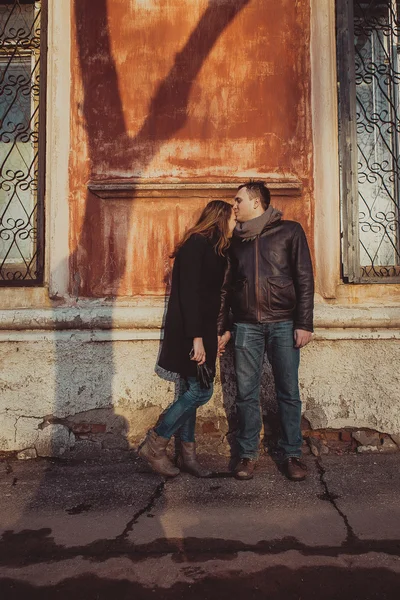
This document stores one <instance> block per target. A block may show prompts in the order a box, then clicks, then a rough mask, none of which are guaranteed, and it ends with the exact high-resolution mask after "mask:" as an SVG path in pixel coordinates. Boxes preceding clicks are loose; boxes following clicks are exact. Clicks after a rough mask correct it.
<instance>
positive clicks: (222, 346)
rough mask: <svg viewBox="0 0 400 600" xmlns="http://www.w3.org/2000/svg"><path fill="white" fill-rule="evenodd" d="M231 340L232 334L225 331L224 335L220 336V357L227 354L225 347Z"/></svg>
mask: <svg viewBox="0 0 400 600" xmlns="http://www.w3.org/2000/svg"><path fill="white" fill-rule="evenodd" d="M230 339H231V332H230V331H225V333H224V334H222V335H219V336H218V356H222V354H223V353H224V352H225V346H226V345H227V343H228V342H229V340H230Z"/></svg>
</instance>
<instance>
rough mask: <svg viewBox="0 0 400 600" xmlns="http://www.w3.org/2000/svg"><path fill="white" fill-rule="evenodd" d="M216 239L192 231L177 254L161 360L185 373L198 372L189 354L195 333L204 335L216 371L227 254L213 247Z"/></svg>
mask: <svg viewBox="0 0 400 600" xmlns="http://www.w3.org/2000/svg"><path fill="white" fill-rule="evenodd" d="M216 242H217V239H215V238H214V239H208V238H206V237H204V236H202V235H200V234H193V235H192V236H191V237H190V238H189V239H188V240H187V241H186V242H185V243H184V244H183V246H182V247H181V248H180V249H179V251H178V254H177V256H176V258H175V264H174V268H173V271H172V284H171V295H170V298H169V303H168V309H167V315H166V319H165V328H164V341H163V345H162V349H161V353H160V357H159V360H158V364H159V365H160V367H162V368H163V369H166V370H167V371H172V372H174V373H180V374H181V375H182V376H189V377H195V376H196V362H195V361H191V360H190V358H189V352H190V350H191V348H192V346H193V338H195V337H202V338H203V343H204V348H205V351H206V363H207V365H208V367H210V369H211V370H212V371H213V373H215V362H216V358H217V345H218V344H217V318H218V313H219V310H220V305H221V286H222V282H223V278H224V273H225V268H226V258H224V257H222V256H219V255H218V254H217V253H216V251H215V249H214V245H215V243H216Z"/></svg>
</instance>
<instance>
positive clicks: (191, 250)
mask: <svg viewBox="0 0 400 600" xmlns="http://www.w3.org/2000/svg"><path fill="white" fill-rule="evenodd" d="M235 225H236V220H235V215H234V213H233V208H232V206H231V205H230V204H228V203H227V202H223V201H222V200H213V201H212V202H209V203H208V204H207V206H206V207H205V209H204V210H203V212H202V214H201V216H200V218H199V220H198V221H197V223H196V225H195V226H194V227H192V228H191V229H189V231H188V232H187V233H186V234H185V235H184V237H183V239H182V240H181V242H180V243H179V244H178V245H177V247H176V249H175V252H174V254H173V255H172V256H173V257H175V263H174V268H173V271H172V285H171V295H170V299H169V304H168V310H167V316H166V320H165V329H164V342H163V346H162V350H161V354H160V358H159V360H158V364H159V366H160V367H162V368H163V369H166V370H167V371H172V372H175V373H179V374H180V376H181V393H180V395H179V397H178V399H177V400H176V401H175V402H174V403H173V404H171V405H170V406H169V408H168V409H167V410H166V411H165V412H164V413H163V414H162V415H161V417H160V418H159V420H158V423H157V425H156V427H154V429H151V430H150V431H149V432H148V434H147V437H146V440H145V442H144V443H143V445H142V446H141V447H140V448H139V455H140V456H141V457H142V458H144V459H145V460H147V462H148V463H149V464H150V466H151V467H152V468H153V469H154V470H155V471H157V473H160V474H162V475H166V476H170V477H174V476H175V475H178V474H179V469H178V468H177V467H176V466H175V465H174V464H173V463H172V462H171V461H170V459H169V458H168V456H167V453H166V448H167V445H168V442H169V441H170V439H171V437H172V436H173V435H174V434H175V433H178V434H179V438H180V452H179V455H178V464H179V466H180V468H181V469H182V470H184V471H186V472H189V473H191V474H192V475H195V476H196V477H207V476H209V475H210V471H207V470H206V469H204V468H203V467H202V466H201V465H200V463H199V462H198V461H197V458H196V446H195V438H194V434H195V426H196V411H197V408H198V407H199V406H202V405H203V404H205V403H206V402H208V401H209V400H210V398H211V396H212V393H213V383H212V382H211V385H210V388H209V389H207V388H204V386H202V385H201V383H200V381H199V380H198V379H197V368H198V367H197V365H204V363H206V365H207V367H208V369H209V370H210V371H211V378H212V379H213V378H214V376H215V362H216V358H217V345H218V341H217V318H218V314H219V310H220V305H221V296H220V293H221V286H222V282H223V278H224V274H225V270H226V263H227V259H226V251H227V249H228V247H229V244H230V238H231V237H232V233H233V230H234V228H235ZM229 337H230V334H229V333H228V332H227V333H226V334H224V336H223V339H224V341H227V340H228V339H229Z"/></svg>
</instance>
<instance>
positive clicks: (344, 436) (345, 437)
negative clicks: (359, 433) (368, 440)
mask: <svg viewBox="0 0 400 600" xmlns="http://www.w3.org/2000/svg"><path fill="white" fill-rule="evenodd" d="M340 439H341V441H342V442H346V443H347V444H350V443H351V441H352V439H353V438H352V437H351V431H348V430H347V429H343V431H341V432H340Z"/></svg>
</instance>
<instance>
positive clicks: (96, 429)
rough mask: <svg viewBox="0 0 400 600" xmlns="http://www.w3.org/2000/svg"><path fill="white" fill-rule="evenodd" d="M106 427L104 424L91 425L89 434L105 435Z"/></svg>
mask: <svg viewBox="0 0 400 600" xmlns="http://www.w3.org/2000/svg"><path fill="white" fill-rule="evenodd" d="M106 429H107V425H106V424H105V423H92V424H91V425H90V431H91V433H105V432H106Z"/></svg>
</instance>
